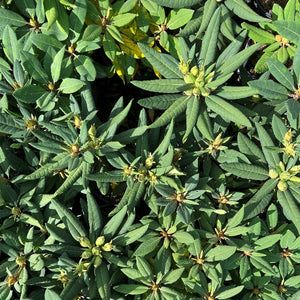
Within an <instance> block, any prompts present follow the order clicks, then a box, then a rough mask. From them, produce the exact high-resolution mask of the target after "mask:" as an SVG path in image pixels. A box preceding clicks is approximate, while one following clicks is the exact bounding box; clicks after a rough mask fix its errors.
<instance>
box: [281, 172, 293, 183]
mask: <svg viewBox="0 0 300 300" xmlns="http://www.w3.org/2000/svg"><path fill="white" fill-rule="evenodd" d="M279 178H280V179H281V180H282V181H287V180H289V179H290V178H291V174H290V173H289V172H288V171H283V172H282V173H280V175H279Z"/></svg>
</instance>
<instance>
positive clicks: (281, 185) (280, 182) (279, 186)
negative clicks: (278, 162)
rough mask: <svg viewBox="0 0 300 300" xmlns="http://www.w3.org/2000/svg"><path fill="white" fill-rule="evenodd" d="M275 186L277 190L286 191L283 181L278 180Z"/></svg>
mask: <svg viewBox="0 0 300 300" xmlns="http://www.w3.org/2000/svg"><path fill="white" fill-rule="evenodd" d="M277 187H278V189H279V191H282V192H284V191H286V190H287V188H288V186H287V184H286V182H284V181H279V182H278V184H277Z"/></svg>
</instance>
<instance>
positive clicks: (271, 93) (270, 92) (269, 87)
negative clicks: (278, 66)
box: [248, 80, 289, 100]
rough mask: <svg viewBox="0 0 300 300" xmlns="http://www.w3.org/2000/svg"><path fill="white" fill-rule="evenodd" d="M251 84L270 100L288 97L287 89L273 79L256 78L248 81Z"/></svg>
mask: <svg viewBox="0 0 300 300" xmlns="http://www.w3.org/2000/svg"><path fill="white" fill-rule="evenodd" d="M248 84H249V86H250V87H251V88H253V89H254V90H256V91H257V93H259V94H260V95H262V96H263V97H265V98H266V99H268V100H286V99H288V94H289V93H288V91H287V89H286V88H285V87H284V86H282V85H280V84H278V83H276V82H274V81H272V80H255V81H250V82H248Z"/></svg>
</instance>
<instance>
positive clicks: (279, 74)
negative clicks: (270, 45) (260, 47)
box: [266, 57, 294, 91]
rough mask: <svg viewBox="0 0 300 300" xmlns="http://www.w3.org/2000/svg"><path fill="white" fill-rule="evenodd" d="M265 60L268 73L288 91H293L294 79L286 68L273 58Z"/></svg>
mask: <svg viewBox="0 0 300 300" xmlns="http://www.w3.org/2000/svg"><path fill="white" fill-rule="evenodd" d="M266 60H267V63H268V67H269V71H270V72H271V74H272V75H273V76H274V77H275V78H276V79H277V81H278V82H280V83H281V84H282V85H284V86H285V87H286V88H288V89H289V90H290V91H293V87H294V79H293V76H292V74H291V73H290V72H289V70H288V69H287V68H286V66H285V65H284V64H283V63H281V62H280V61H278V60H277V59H275V58H273V57H270V58H267V59H266Z"/></svg>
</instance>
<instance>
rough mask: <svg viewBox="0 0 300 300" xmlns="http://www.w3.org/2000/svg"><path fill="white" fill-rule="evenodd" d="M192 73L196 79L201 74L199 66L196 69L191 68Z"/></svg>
mask: <svg viewBox="0 0 300 300" xmlns="http://www.w3.org/2000/svg"><path fill="white" fill-rule="evenodd" d="M190 72H191V73H192V74H193V75H194V76H195V77H197V76H198V74H199V69H198V67H197V66H194V67H192V68H191V70H190Z"/></svg>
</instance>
